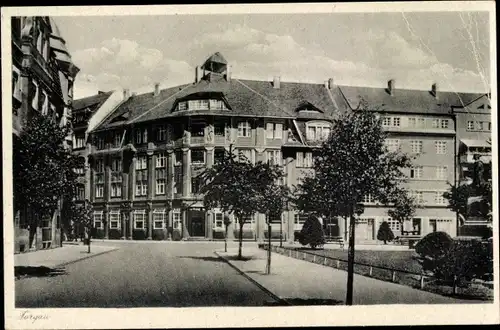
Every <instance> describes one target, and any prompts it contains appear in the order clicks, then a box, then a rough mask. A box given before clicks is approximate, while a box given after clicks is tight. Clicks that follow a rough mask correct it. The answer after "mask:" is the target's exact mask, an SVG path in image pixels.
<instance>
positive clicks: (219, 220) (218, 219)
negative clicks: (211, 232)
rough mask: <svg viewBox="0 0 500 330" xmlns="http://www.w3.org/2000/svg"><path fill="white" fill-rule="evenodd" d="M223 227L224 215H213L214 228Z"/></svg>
mask: <svg viewBox="0 0 500 330" xmlns="http://www.w3.org/2000/svg"><path fill="white" fill-rule="evenodd" d="M223 227H224V214H223V213H222V212H216V213H214V228H223Z"/></svg>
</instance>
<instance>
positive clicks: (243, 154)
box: [238, 149, 252, 163]
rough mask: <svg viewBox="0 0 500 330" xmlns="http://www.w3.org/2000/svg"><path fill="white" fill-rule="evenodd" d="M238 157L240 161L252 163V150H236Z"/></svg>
mask: <svg viewBox="0 0 500 330" xmlns="http://www.w3.org/2000/svg"><path fill="white" fill-rule="evenodd" d="M238 158H239V160H240V161H241V162H243V161H245V160H248V161H249V162H250V163H252V150H250V149H240V150H239V152H238Z"/></svg>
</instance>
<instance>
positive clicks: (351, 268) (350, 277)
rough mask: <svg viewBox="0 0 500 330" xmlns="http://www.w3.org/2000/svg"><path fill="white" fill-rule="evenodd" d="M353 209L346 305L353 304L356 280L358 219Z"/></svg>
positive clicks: (350, 227)
mask: <svg viewBox="0 0 500 330" xmlns="http://www.w3.org/2000/svg"><path fill="white" fill-rule="evenodd" d="M352 212H353V210H351V215H350V219H351V220H350V223H349V251H348V256H347V294H346V301H345V303H346V305H348V306H351V305H352V295H353V282H354V234H355V233H354V231H355V228H356V220H355V218H354V214H353V213H352Z"/></svg>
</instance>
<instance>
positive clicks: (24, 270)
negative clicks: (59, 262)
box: [14, 266, 67, 279]
mask: <svg viewBox="0 0 500 330" xmlns="http://www.w3.org/2000/svg"><path fill="white" fill-rule="evenodd" d="M66 274H67V273H66V270H65V269H64V268H49V267H45V266H38V267H33V266H16V267H14V275H15V277H16V279H20V278H21V277H52V276H59V275H66Z"/></svg>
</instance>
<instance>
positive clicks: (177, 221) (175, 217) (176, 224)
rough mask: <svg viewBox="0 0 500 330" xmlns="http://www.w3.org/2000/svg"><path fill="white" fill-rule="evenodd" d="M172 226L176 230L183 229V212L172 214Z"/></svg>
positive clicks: (177, 211)
mask: <svg viewBox="0 0 500 330" xmlns="http://www.w3.org/2000/svg"><path fill="white" fill-rule="evenodd" d="M172 226H173V228H174V229H178V230H180V229H181V226H182V225H181V211H179V210H176V211H173V212H172Z"/></svg>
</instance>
